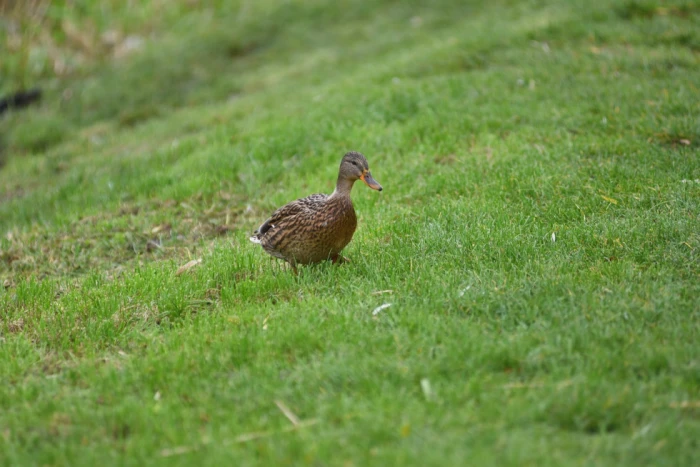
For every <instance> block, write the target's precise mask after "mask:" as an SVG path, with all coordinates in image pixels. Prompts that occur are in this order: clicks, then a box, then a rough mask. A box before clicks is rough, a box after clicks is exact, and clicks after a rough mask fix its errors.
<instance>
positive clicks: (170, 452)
mask: <svg viewBox="0 0 700 467" xmlns="http://www.w3.org/2000/svg"><path fill="white" fill-rule="evenodd" d="M278 407H279V406H278ZM280 410H281V409H280ZM285 415H286V414H285ZM317 423H318V420H316V419H312V420H306V421H303V422H298V423H297V424H294V425H292V426H288V427H286V428H282V429H281V430H269V431H254V432H251V433H244V434H242V435H238V436H236V437H235V438H233V440H230V441H223V442H221V443H220V444H221V445H231V444H239V443H247V442H248V441H253V440H256V439H260V438H266V437H268V436H272V435H275V434H278V433H289V432H290V431H295V430H297V429H300V428H306V427H309V426H313V425H316V424H317ZM207 444H209V442H208V441H203V442H202V443H200V444H196V445H192V446H176V447H174V448H166V449H162V450H161V451H160V455H161V457H172V456H179V455H182V454H187V453H189V452H193V451H196V450H198V449H200V448H202V447H203V446H206V445H207Z"/></svg>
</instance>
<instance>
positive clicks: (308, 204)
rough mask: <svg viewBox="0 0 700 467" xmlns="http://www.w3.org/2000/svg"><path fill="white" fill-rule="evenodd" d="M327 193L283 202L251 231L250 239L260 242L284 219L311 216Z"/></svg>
mask: <svg viewBox="0 0 700 467" xmlns="http://www.w3.org/2000/svg"><path fill="white" fill-rule="evenodd" d="M327 200H328V195H324V194H323V193H315V194H313V195H310V196H307V197H306V198H299V199H298V200H296V201H292V202H291V203H289V204H285V205H284V206H282V207H281V208H279V209H278V210H276V211H275V212H273V213H272V215H271V216H270V218H269V219H267V220H266V221H265V222H263V223H262V225H261V226H260V227H258V228H257V230H256V231H255V232H254V233H253V236H252V237H250V240H251V241H252V242H254V243H260V239H261V238H262V237H263V236H265V234H266V233H267V232H268V231H269V230H270V229H273V228H275V226H277V225H279V224H284V223H285V221H287V220H289V219H290V218H294V217H297V216H300V215H301V216H304V215H308V216H311V215H313V214H315V213H316V212H318V210H319V209H320V208H321V207H322V206H323V205H324V204H325V203H326V201H327Z"/></svg>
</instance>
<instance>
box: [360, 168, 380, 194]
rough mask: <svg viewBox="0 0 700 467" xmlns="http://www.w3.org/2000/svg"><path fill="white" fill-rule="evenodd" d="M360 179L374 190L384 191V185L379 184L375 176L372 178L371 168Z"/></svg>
mask: <svg viewBox="0 0 700 467" xmlns="http://www.w3.org/2000/svg"><path fill="white" fill-rule="evenodd" d="M360 180H362V181H363V182H365V184H366V185H367V186H368V187H370V188H371V189H373V190H377V191H382V186H381V185H380V184H379V182H378V181H376V180H375V179H374V178H372V174H371V173H369V170H368V171H367V172H365V173H363V174H362V176H360Z"/></svg>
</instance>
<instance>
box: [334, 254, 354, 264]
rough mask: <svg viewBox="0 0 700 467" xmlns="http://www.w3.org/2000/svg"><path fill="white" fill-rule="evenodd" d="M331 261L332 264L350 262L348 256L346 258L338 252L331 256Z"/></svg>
mask: <svg viewBox="0 0 700 467" xmlns="http://www.w3.org/2000/svg"><path fill="white" fill-rule="evenodd" d="M331 262H332V263H333V264H343V263H351V262H352V261H350V259H349V258H346V257H345V256H343V255H341V254H340V253H338V254H335V255H333V256H331Z"/></svg>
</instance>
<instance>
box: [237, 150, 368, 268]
mask: <svg viewBox="0 0 700 467" xmlns="http://www.w3.org/2000/svg"><path fill="white" fill-rule="evenodd" d="M357 180H362V181H363V182H365V184H366V185H367V186H368V187H370V188H372V189H374V190H378V191H382V186H381V185H380V184H379V183H378V182H377V181H376V180H375V179H374V178H372V174H370V172H369V165H368V164H367V159H365V156H363V155H362V154H360V153H359V152H349V153H347V154H345V156H344V157H343V160H342V161H341V162H340V170H339V171H338V181H337V182H336V184H335V191H334V192H333V193H331V194H330V195H324V194H320V193H317V194H314V195H311V196H307V197H306V198H300V199H298V200H296V201H292V202H291V203H289V204H287V205H285V206H282V207H281V208H279V209H278V210H276V211H275V212H274V213H272V216H270V218H269V219H268V220H266V221H265V222H263V224H262V225H261V226H260V227H258V230H256V231H255V232H254V233H253V236H252V237H250V241H251V242H253V243H259V244H261V245H262V247H263V249H264V250H265V251H267V252H268V253H269V254H271V255H272V256H274V257H276V258H281V259H283V260H285V261H287V262H288V263H289V264H291V265H292V268H293V269H294V271H295V272H296V265H297V264H309V263H318V262H321V261H324V260H327V259H330V260H332V261H333V262H334V263H335V262H336V261H338V260H339V259H340V258H341V256H340V252H341V251H342V249H343V248H345V246H346V245H347V244H348V243H350V240H352V235H353V234H354V233H355V228H356V227H357V217H356V216H355V208H354V207H353V206H352V200H351V199H350V191H351V190H352V185H353V184H354V183H355V182H356V181H357Z"/></svg>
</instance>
